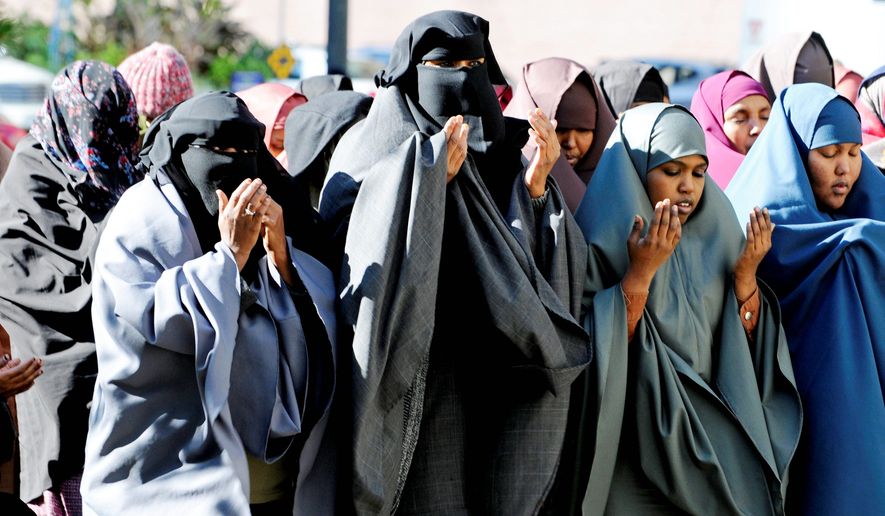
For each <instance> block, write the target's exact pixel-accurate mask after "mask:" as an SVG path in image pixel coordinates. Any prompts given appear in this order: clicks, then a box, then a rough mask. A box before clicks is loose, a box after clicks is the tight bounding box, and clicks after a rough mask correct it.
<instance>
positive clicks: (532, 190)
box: [525, 177, 547, 199]
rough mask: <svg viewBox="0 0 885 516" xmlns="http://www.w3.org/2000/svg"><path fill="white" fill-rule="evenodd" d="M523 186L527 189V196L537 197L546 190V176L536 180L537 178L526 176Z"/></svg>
mask: <svg viewBox="0 0 885 516" xmlns="http://www.w3.org/2000/svg"><path fill="white" fill-rule="evenodd" d="M525 187H526V189H528V191H529V197H531V198H532V199H537V198H539V197H541V196H543V195H544V192H546V191H547V178H546V177H545V178H544V180H538V179H537V178H526V182H525Z"/></svg>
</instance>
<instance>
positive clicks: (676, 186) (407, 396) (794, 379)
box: [0, 11, 885, 514]
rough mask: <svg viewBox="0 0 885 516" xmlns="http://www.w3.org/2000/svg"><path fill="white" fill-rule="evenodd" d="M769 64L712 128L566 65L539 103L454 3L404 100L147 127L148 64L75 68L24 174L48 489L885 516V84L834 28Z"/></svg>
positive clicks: (14, 349)
mask: <svg viewBox="0 0 885 516" xmlns="http://www.w3.org/2000/svg"><path fill="white" fill-rule="evenodd" d="M745 70H746V71H737V70H730V71H726V72H723V73H720V74H717V75H715V76H713V77H710V78H708V79H706V80H705V81H703V82H702V83H701V85H700V87H699V89H698V91H697V93H696V94H695V97H694V100H693V102H692V106H691V109H690V110H689V109H685V108H682V107H679V106H674V105H671V104H668V103H667V100H668V98H667V95H668V93H667V88H666V85H665V84H664V82H663V81H662V80H661V77H660V75H659V74H658V73H657V71H655V70H654V68H651V67H649V66H647V65H642V64H637V63H630V62H612V63H606V64H604V65H600V67H598V68H596V69H594V70H589V69H587V68H585V67H584V66H582V65H580V64H578V63H576V62H574V61H571V60H568V59H562V58H550V59H542V60H540V61H536V62H532V63H529V64H526V65H525V66H524V67H523V69H522V73H521V76H520V77H519V78H518V80H517V81H515V82H516V85H515V87H514V88H513V90H512V98H511V97H510V96H509V95H507V96H502V95H501V92H502V91H503V88H504V87H505V86H506V81H505V79H504V76H503V74H502V72H501V69H500V67H499V65H498V62H497V60H496V59H495V55H494V52H493V50H492V46H491V44H490V41H489V24H488V22H486V21H485V20H483V19H482V18H480V17H478V16H476V15H472V14H469V13H464V12H456V11H441V12H436V13H432V14H429V15H426V16H422V17H421V18H418V19H417V20H415V21H414V22H413V23H411V24H410V25H409V26H408V27H406V29H405V30H404V31H403V33H402V34H401V35H400V37H399V38H398V39H397V41H396V42H395V44H394V47H393V52H392V55H391V59H390V62H389V63H388V65H387V66H386V67H385V68H384V69H383V70H381V71H380V72H379V73H378V75H377V76H376V83H377V85H378V92H377V95H376V96H375V98H374V99H371V98H370V97H367V96H364V95H361V94H359V93H355V92H352V91H337V90H339V89H342V87H341V85H342V84H344V83H343V82H342V81H339V80H336V79H335V78H332V77H330V78H327V79H326V80H325V82H323V83H322V84H320V82H317V83H316V84H314V85H313V86H311V87H310V88H304V89H302V92H304V94H302V93H299V92H297V91H295V90H292V89H289V88H286V87H283V86H280V85H263V86H260V87H257V88H254V89H252V90H250V91H246V92H242V93H240V94H238V95H234V94H231V93H226V92H213V93H206V94H201V95H198V96H196V97H192V98H188V99H175V102H172V103H170V106H167V109H165V110H164V111H162V112H161V114H156V116H151V117H150V118H151V120H149V122H150V123H149V126H148V127H147V129H146V130H145V131H142V133H143V134H141V135H139V130H138V128H139V112H138V108H137V105H138V104H139V103H140V102H141V100H140V99H139V100H138V101H136V98H137V97H138V94H137V92H136V93H133V91H132V90H131V89H130V87H129V85H128V84H127V79H126V78H125V77H124V75H121V73H120V72H118V71H117V70H115V69H114V68H113V67H110V66H108V65H106V64H103V63H99V62H76V63H74V64H72V65H70V66H68V67H67V68H65V70H63V71H62V72H61V74H59V76H58V78H57V79H56V81H55V83H54V84H53V88H52V93H51V95H50V96H49V98H48V99H47V102H46V105H45V108H44V111H43V113H41V115H40V116H39V117H38V119H37V122H35V124H34V127H33V128H32V129H31V132H30V135H29V136H28V137H27V138H26V139H25V140H23V141H22V142H21V143H20V144H19V145H18V147H17V148H16V151H15V154H14V156H13V158H12V161H11V164H10V167H9V171H8V174H7V176H6V177H5V178H4V179H3V181H2V183H0V263H2V265H3V267H4V269H5V270H6V281H4V282H2V285H0V323H2V325H3V327H4V328H6V331H7V332H8V339H3V340H8V343H9V344H8V345H9V347H8V349H9V351H8V352H7V355H6V356H4V357H2V358H0V394H2V395H4V396H10V395H13V394H18V395H17V396H16V398H15V401H16V403H15V404H14V405H13V404H11V403H10V404H8V405H3V408H6V409H7V411H8V412H9V418H6V419H8V420H9V423H12V424H11V425H10V424H7V422H6V419H4V421H3V423H4V425H0V437H3V439H4V441H3V443H0V444H2V445H3V447H4V448H3V450H2V451H3V452H4V453H6V452H7V451H9V454H10V455H9V456H12V454H17V458H16V459H15V460H13V461H12V463H13V466H14V467H15V468H16V471H15V472H14V475H15V478H16V479H17V480H16V482H15V484H16V486H15V487H16V489H17V492H18V493H19V496H20V498H21V499H22V500H27V501H29V502H30V503H31V505H30V507H31V510H34V511H37V512H39V513H41V514H57V513H62V514H65V513H72V514H73V513H77V512H76V511H77V510H79V504H82V509H83V511H84V512H85V513H87V514H130V513H131V514H136V513H149V514H155V513H158V512H160V511H164V510H166V511H169V510H173V511H174V510H180V509H184V510H186V511H189V512H194V513H199V514H204V513H205V514H250V513H251V514H291V513H295V514H351V513H356V514H392V513H397V514H437V513H438V514H580V513H584V514H603V513H605V514H682V513H687V514H784V513H790V514H855V513H856V514H875V513H879V512H882V511H883V510H885V401H883V387H882V386H883V379H885V373H883V371H885V363H883V362H880V360H885V359H883V358H882V357H883V352H885V326H883V319H882V317H881V316H880V313H881V311H882V310H883V309H885V275H883V274H885V273H883V271H885V178H883V176H882V172H881V171H880V169H878V168H877V166H876V159H877V158H876V157H875V156H870V157H868V152H880V156H879V157H878V158H881V150H878V151H877V150H876V149H879V148H880V147H878V146H879V145H885V144H883V142H885V140H883V137H885V117H883V109H882V108H883V102H885V100H883V99H885V94H883V93H885V79H882V77H885V71H883V70H882V69H880V70H878V71H877V72H875V73H874V74H873V75H871V76H870V77H868V78H866V79H864V80H863V81H860V83H859V87H858V89H859V91H858V92H856V94H855V95H853V96H852V95H849V96H843V95H840V93H839V92H837V91H836V90H835V89H833V87H834V86H837V83H836V80H835V75H834V64H833V60H832V58H831V57H830V55H829V52H828V50H827V48H826V45H825V44H824V42H823V39H822V38H820V36H819V35H817V34H815V33H808V34H804V35H794V36H790V37H789V38H785V39H784V40H783V41H779V42H776V43H775V44H774V45H772V47H770V48H766V49H764V50H763V51H761V52H760V53H759V54H758V55H757V56H755V57H754V58H753V59H752V60H751V62H750V63H749V64H748V65H747V66H746V67H745ZM133 82H135V81H133ZM133 89H134V88H133ZM329 90H331V91H329ZM189 96H190V93H189V92H188V94H187V95H186V97H189ZM505 101H506V102H505ZM505 103H506V106H505V105H504V104H505ZM141 118H142V120H144V115H143V114H142V117H141ZM142 125H144V124H142ZM139 149H140V150H139ZM871 149H872V150H871ZM139 152H140V153H139ZM90 321H91V323H90ZM4 335H5V333H4V332H0V336H4ZM41 374H42V375H43V376H42V377H40V378H37V377H38V376H40V375H41ZM16 428H17V438H16V435H15V434H16ZM7 445H8V446H7ZM3 458H7V455H3V454H0V459H3ZM3 475H4V473H3V470H0V480H2V479H3ZM78 491H79V493H78ZM79 494H82V501H81V500H80V499H79V496H78V495H79Z"/></svg>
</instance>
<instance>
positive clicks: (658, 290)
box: [575, 103, 743, 381]
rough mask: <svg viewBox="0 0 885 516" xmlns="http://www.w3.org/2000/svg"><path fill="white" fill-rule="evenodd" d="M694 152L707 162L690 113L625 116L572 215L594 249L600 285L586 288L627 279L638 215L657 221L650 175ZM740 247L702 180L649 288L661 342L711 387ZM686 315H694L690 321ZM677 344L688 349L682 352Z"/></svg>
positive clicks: (653, 107)
mask: <svg viewBox="0 0 885 516" xmlns="http://www.w3.org/2000/svg"><path fill="white" fill-rule="evenodd" d="M693 154H700V155H702V156H704V157H706V154H707V151H706V146H705V143H704V132H703V130H702V129H701V126H700V124H698V122H697V120H696V119H695V118H694V116H692V114H691V113H690V112H689V111H688V110H687V109H685V108H682V107H680V106H673V105H668V104H661V103H653V104H645V105H643V106H639V107H637V108H634V109H631V110H629V111H627V112H625V113H624V115H623V116H622V117H621V120H620V122H619V124H618V127H617V129H615V132H614V134H612V138H611V140H609V144H608V147H607V148H606V151H605V153H604V154H603V158H602V160H601V161H600V163H599V166H598V167H597V171H596V174H597V175H595V176H594V178H593V181H591V185H590V187H589V188H588V190H587V194H586V195H585V197H584V201H583V202H582V203H581V206H580V208H579V209H578V212H577V214H576V215H575V218H576V219H577V220H578V225H579V226H581V229H583V230H584V236H585V237H586V238H587V241H588V243H589V245H590V254H591V256H590V259H589V270H588V282H594V281H595V282H597V284H595V285H592V284H591V285H589V287H590V290H593V291H595V290H600V289H602V288H607V287H609V286H611V285H614V284H616V283H618V282H619V281H620V280H621V278H623V276H624V274H625V273H626V271H627V266H628V265H629V256H628V254H627V235H628V234H629V233H630V229H631V227H632V225H633V216H634V215H636V214H638V215H640V216H641V217H642V218H643V219H644V220H645V227H646V228H648V225H649V222H650V221H651V219H652V217H653V216H654V207H653V206H652V204H651V201H650V200H649V197H648V194H647V193H646V184H647V181H646V176H647V174H648V171H649V170H651V169H653V168H655V167H657V166H660V165H663V164H664V163H666V162H668V161H672V160H674V159H677V158H681V157H684V156H689V155H693ZM594 192H595V193H594ZM588 199H591V200H592V199H608V200H609V201H610V202H606V203H599V202H588ZM742 241H743V237H742V232H741V229H740V226H739V225H738V221H737V218H736V216H735V214H734V210H733V209H732V208H731V204H730V203H729V202H728V199H727V198H726V197H725V195H724V194H723V193H722V190H720V189H719V187H717V186H716V184H715V183H714V182H713V181H711V180H708V181H705V183H704V193H703V195H702V196H701V199H700V202H699V203H698V205H697V207H696V208H695V211H694V212H693V213H692V214H691V217H689V219H688V220H687V221H686V223H685V224H684V225H683V227H682V239H681V240H680V242H679V245H678V246H677V248H676V250H675V251H674V252H673V256H672V257H671V258H670V259H669V260H667V262H666V263H665V264H664V265H663V266H662V267H661V268H660V269H659V270H658V271H657V273H656V274H655V278H654V281H653V282H652V285H651V288H650V295H649V299H648V312H649V314H651V316H652V318H653V319H654V320H655V322H656V323H657V324H656V326H657V328H658V330H659V331H660V332H661V333H662V335H661V336H662V337H663V338H664V341H665V342H667V343H669V344H670V345H671V346H674V351H676V352H677V353H678V354H679V355H680V356H681V357H682V358H683V359H684V360H686V361H687V362H688V363H689V364H691V365H692V367H693V368H694V369H695V371H697V372H698V373H699V374H700V375H701V377H703V378H704V379H705V380H708V381H709V379H710V373H711V370H710V368H711V360H712V357H711V353H712V348H713V341H712V339H713V335H714V333H715V329H716V327H717V326H718V324H719V319H720V317H721V314H722V303H723V300H724V299H725V292H726V290H727V289H728V285H727V283H728V278H729V276H730V274H731V270H732V268H733V266H734V263H735V262H736V260H737V257H738V255H739V253H740V249H741V244H742ZM686 312H693V313H692V314H691V317H688V318H686V315H687V313H686ZM677 321H681V323H680V324H675V323H676V322H677ZM665 334H666V335H665ZM689 343H691V344H689ZM680 345H684V346H688V347H687V348H686V349H678V346H680Z"/></svg>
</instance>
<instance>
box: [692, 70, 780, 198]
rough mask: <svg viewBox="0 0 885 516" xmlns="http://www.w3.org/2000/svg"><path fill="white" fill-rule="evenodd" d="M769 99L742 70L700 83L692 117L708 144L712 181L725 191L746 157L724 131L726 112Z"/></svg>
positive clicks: (693, 103)
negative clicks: (749, 99) (747, 101)
mask: <svg viewBox="0 0 885 516" xmlns="http://www.w3.org/2000/svg"><path fill="white" fill-rule="evenodd" d="M751 95H762V96H763V97H765V98H768V95H767V94H766V92H765V87H763V86H762V84H760V83H759V82H758V81H756V80H755V79H753V78H752V77H750V76H749V75H747V74H746V73H744V72H741V71H739V70H727V71H724V72H720V73H717V74H716V75H714V76H712V77H708V78H706V79H704V80H703V81H701V83H700V85H699V86H698V91H696V92H695V94H694V97H693V98H692V99H691V113H692V114H693V115H694V116H695V117H696V118H697V119H698V122H700V124H701V127H703V128H704V139H705V140H706V143H707V159H708V160H709V162H710V166H709V168H708V169H707V170H708V173H709V175H710V177H711V178H712V179H713V181H715V182H716V184H717V185H719V187H720V188H722V189H725V187H726V186H728V183H729V181H731V178H732V177H733V176H734V173H735V172H736V171H737V168H738V167H739V166H740V164H741V162H743V161H744V155H743V154H741V153H740V152H738V151H737V149H735V147H734V144H733V143H732V142H731V140H729V139H728V136H727V135H726V134H725V130H724V129H723V127H722V126H723V124H724V123H725V112H726V111H727V110H728V108H730V107H731V106H733V105H734V104H736V103H737V102H739V101H741V100H743V99H745V98H747V97H749V96H751Z"/></svg>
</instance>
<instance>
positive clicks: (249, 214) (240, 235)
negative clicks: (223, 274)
mask: <svg viewBox="0 0 885 516" xmlns="http://www.w3.org/2000/svg"><path fill="white" fill-rule="evenodd" d="M215 195H217V196H218V229H219V231H221V241H222V242H224V243H225V244H226V245H227V247H228V248H230V250H231V252H232V253H233V254H234V258H235V259H236V261H237V267H238V268H239V270H243V266H245V265H246V261H247V260H248V259H249V253H251V252H252V248H253V247H254V246H255V243H256V242H258V235H259V233H260V232H261V224H262V222H261V219H262V218H263V217H264V214H265V213H266V211H267V209H268V207H269V206H268V205H267V204H266V203H265V199H266V198H267V186H265V185H264V184H263V183H262V181H261V179H255V180H252V179H244V180H243V182H242V183H240V186H238V187H237V189H236V190H234V192H233V193H232V194H231V196H230V199H228V198H227V195H225V193H224V192H222V191H221V190H216V191H215ZM262 210H263V211H262Z"/></svg>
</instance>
